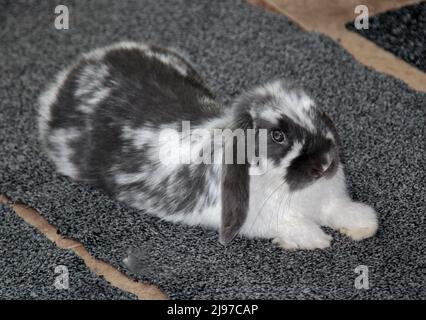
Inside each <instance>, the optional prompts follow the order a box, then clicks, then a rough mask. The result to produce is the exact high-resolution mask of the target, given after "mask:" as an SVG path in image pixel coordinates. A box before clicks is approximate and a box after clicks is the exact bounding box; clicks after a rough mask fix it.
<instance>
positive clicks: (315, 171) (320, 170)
mask: <svg viewBox="0 0 426 320" xmlns="http://www.w3.org/2000/svg"><path fill="white" fill-rule="evenodd" d="M324 173H325V170H324V167H323V165H322V164H321V163H316V164H314V165H312V167H311V176H312V177H313V178H314V179H319V178H321V177H322V176H323V175H324Z"/></svg>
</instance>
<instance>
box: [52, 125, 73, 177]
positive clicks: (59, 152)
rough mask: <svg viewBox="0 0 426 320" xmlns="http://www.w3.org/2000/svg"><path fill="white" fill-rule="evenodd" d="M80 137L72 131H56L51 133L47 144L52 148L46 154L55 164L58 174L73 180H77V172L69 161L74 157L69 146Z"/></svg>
mask: <svg viewBox="0 0 426 320" xmlns="http://www.w3.org/2000/svg"><path fill="white" fill-rule="evenodd" d="M79 136H80V132H79V131H78V130H77V129H75V128H73V129H57V130H54V131H52V132H51V134H50V136H49V137H48V139H49V144H50V145H51V146H52V147H53V148H49V150H48V154H49V156H50V158H51V159H52V160H53V162H54V163H55V165H56V167H57V170H58V172H60V173H62V174H64V175H66V176H69V177H71V178H73V179H78V175H79V173H78V170H77V168H76V166H75V165H74V163H73V162H72V160H71V157H72V156H73V155H74V150H73V149H72V148H71V147H70V146H69V144H70V143H71V142H72V141H74V140H75V139H77V138H78V137H79Z"/></svg>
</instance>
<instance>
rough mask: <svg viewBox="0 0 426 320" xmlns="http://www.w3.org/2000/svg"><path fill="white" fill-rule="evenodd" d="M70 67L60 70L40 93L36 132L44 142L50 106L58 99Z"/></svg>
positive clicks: (49, 116) (49, 117) (49, 118)
mask: <svg viewBox="0 0 426 320" xmlns="http://www.w3.org/2000/svg"><path fill="white" fill-rule="evenodd" d="M70 71H71V68H68V69H66V70H63V71H61V72H60V73H58V74H57V75H56V77H55V81H54V82H52V83H51V84H50V85H49V87H48V88H47V89H46V90H45V91H44V92H43V93H42V94H41V95H40V97H39V100H38V103H39V108H38V119H37V122H38V132H39V138H40V140H41V141H42V142H43V143H45V140H46V136H47V131H48V123H49V121H50V120H51V107H52V105H53V104H54V103H55V102H56V101H57V99H58V93H59V90H60V88H61V87H62V86H63V85H64V83H65V81H66V79H67V77H68V75H69V73H70Z"/></svg>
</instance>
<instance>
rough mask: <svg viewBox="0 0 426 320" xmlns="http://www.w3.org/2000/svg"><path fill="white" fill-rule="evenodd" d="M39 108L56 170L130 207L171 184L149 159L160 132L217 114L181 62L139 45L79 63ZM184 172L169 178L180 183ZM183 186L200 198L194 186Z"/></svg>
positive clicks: (50, 90) (160, 50)
mask: <svg viewBox="0 0 426 320" xmlns="http://www.w3.org/2000/svg"><path fill="white" fill-rule="evenodd" d="M39 103H40V107H39V118H38V122H39V135H40V140H41V142H42V144H43V146H44V148H45V150H46V151H47V153H48V155H49V157H50V158H51V160H52V161H53V162H54V164H55V165H56V167H57V170H58V171H59V172H60V173H62V174H64V175H67V176H69V177H71V178H73V179H75V180H79V181H84V182H89V183H92V184H95V185H97V186H99V187H102V188H103V189H105V190H107V191H109V192H110V193H112V194H114V195H116V196H117V197H118V198H120V197H121V198H123V197H124V198H125V199H122V200H125V201H127V202H132V201H131V199H130V198H132V197H133V198H134V197H136V194H140V193H143V192H145V194H147V195H149V196H150V197H148V198H147V199H152V198H155V195H154V193H155V192H157V193H158V191H155V190H156V189H157V188H158V184H161V183H163V182H164V183H166V181H167V180H170V177H168V176H167V175H164V172H162V171H164V170H163V169H164V168H162V166H161V164H159V163H158V161H153V160H152V157H151V155H152V153H153V152H156V151H158V150H156V149H155V148H154V146H153V144H154V143H155V142H156V141H158V134H159V132H160V131H161V130H162V129H167V128H173V129H176V130H179V129H180V128H181V125H180V124H181V123H182V121H190V122H191V125H197V124H198V123H202V122H204V121H206V120H207V119H209V118H212V117H215V116H218V115H220V114H221V113H222V110H221V108H220V107H219V106H218V105H217V104H216V103H215V101H214V97H213V95H212V94H211V93H210V91H209V90H208V89H207V88H206V86H205V84H204V82H203V81H202V79H201V77H200V76H199V75H198V73H197V72H196V71H195V70H194V68H193V67H192V66H191V65H190V64H189V63H188V62H187V61H186V60H185V59H184V58H182V57H181V56H179V55H178V54H176V53H175V52H173V51H169V50H167V49H163V48H160V47H155V46H148V45H144V44H136V43H120V44H118V45H113V46H111V47H107V48H104V49H97V50H94V51H92V52H90V53H88V54H85V55H83V56H82V57H81V58H80V60H78V61H77V63H75V64H74V65H73V66H71V67H70V68H69V69H66V70H65V71H63V72H61V73H60V74H59V75H58V76H57V77H56V80H55V81H54V82H53V83H52V85H51V86H50V87H49V88H48V89H47V90H46V91H45V92H44V93H43V94H42V95H41V97H40V100H39ZM156 170H157V171H156ZM185 170H189V168H188V167H181V168H179V170H178V171H177V172H174V173H173V175H174V176H177V177H178V178H179V176H181V179H184V177H185V175H184V171H185ZM160 171H161V172H160ZM181 171H182V172H181ZM199 173H200V174H201V175H204V172H199ZM169 174H172V173H171V172H169ZM163 180H164V181H163ZM168 182H169V183H171V184H173V183H174V182H173V181H168ZM176 183H177V182H176ZM176 183H175V184H176ZM181 183H182V185H184V184H185V183H186V181H183V180H182V181H181ZM187 186H188V188H193V187H194V186H197V187H198V189H199V190H203V188H200V186H199V185H198V184H194V183H193V181H189V182H188V183H187ZM176 187H177V185H176ZM151 191H152V192H151ZM189 191H191V190H189ZM194 191H195V190H194ZM185 192H188V190H185ZM132 194H133V196H132ZM158 195H159V197H162V198H163V200H167V199H164V194H162V195H160V194H158ZM195 196H196V194H195ZM173 197H174V196H173ZM170 201H172V199H171V200H170ZM188 201H189V200H188ZM164 202H165V203H166V204H167V201H164ZM184 202H185V201H184ZM131 204H132V203H131ZM133 205H134V206H136V205H135V204H134V203H133Z"/></svg>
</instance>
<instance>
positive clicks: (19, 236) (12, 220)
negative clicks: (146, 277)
mask: <svg viewBox="0 0 426 320" xmlns="http://www.w3.org/2000/svg"><path fill="white" fill-rule="evenodd" d="M0 235H1V237H0V256H1V259H0V269H1V273H0V299H2V300H4V299H96V300H103V299H135V298H136V297H135V296H133V295H132V294H129V293H125V292H122V291H120V290H119V289H116V288H114V287H111V286H110V285H109V284H108V283H107V282H106V281H105V280H103V279H101V278H99V277H98V276H96V275H95V274H93V273H91V272H90V271H89V270H88V269H87V268H86V266H85V265H84V262H83V260H81V259H80V258H79V257H77V256H76V255H75V254H74V253H72V252H70V251H68V250H62V249H58V248H57V247H55V246H54V245H53V244H52V243H51V242H50V241H49V240H47V239H46V238H45V237H44V236H43V235H40V234H39V233H38V232H37V231H35V230H34V229H33V228H32V227H30V226H28V225H26V224H25V222H24V221H22V220H21V219H20V218H19V217H17V216H16V214H15V213H14V212H13V211H12V210H10V209H8V208H6V207H4V206H2V205H0ZM62 266H65V267H66V268H67V271H68V289H66V288H65V287H63V286H64V285H65V284H66V283H65V282H61V283H59V285H58V284H57V286H55V280H56V279H57V278H58V279H59V278H61V277H62V275H64V271H62V269H60V268H62ZM56 268H58V269H56ZM55 269H56V272H55Z"/></svg>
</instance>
